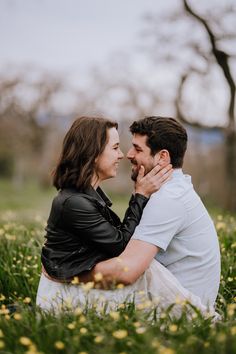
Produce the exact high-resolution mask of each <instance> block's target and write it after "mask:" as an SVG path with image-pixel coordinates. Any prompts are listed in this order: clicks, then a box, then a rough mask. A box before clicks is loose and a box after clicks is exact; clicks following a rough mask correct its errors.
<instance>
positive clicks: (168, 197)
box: [93, 117, 220, 306]
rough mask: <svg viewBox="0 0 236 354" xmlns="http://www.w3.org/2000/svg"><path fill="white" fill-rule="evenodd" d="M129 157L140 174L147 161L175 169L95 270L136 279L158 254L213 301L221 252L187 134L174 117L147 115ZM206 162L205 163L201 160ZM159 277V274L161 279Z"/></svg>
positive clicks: (183, 282) (108, 275)
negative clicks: (187, 157) (192, 168)
mask: <svg viewBox="0 0 236 354" xmlns="http://www.w3.org/2000/svg"><path fill="white" fill-rule="evenodd" d="M130 131H131V133H132V134H133V139H132V145H133V146H132V148H131V149H130V150H129V151H128V154H127V158H128V159H129V160H130V161H131V164H132V179H133V180H135V179H136V178H137V175H138V171H139V169H140V167H141V166H144V168H145V172H146V173H147V172H149V171H150V170H151V169H152V168H153V167H154V166H155V165H156V164H163V163H171V164H172V166H173V168H174V172H173V175H172V177H171V179H170V181H168V182H167V183H165V184H164V185H163V186H162V187H161V189H160V190H159V191H158V192H156V193H154V194H153V195H152V196H151V197H150V199H149V201H148V203H147V205H146V207H145V209H144V212H143V216H142V218H141V221H140V224H139V225H138V226H137V227H136V229H135V232H134V235H133V237H132V239H131V240H130V242H129V243H128V245H127V247H126V249H125V251H124V252H123V253H122V254H121V255H120V256H119V257H118V258H117V257H116V258H112V259H110V260H107V261H104V262H101V263H99V264H97V265H96V267H95V268H94V271H93V273H102V274H103V277H104V278H105V279H113V280H114V279H115V281H116V282H121V283H124V284H126V285H128V284H133V283H134V282H135V281H136V280H137V279H138V278H139V277H140V276H141V275H142V274H143V273H144V271H145V270H146V269H147V268H148V267H149V265H150V263H151V261H152V260H153V258H154V257H155V259H156V260H157V261H159V262H160V263H161V264H163V265H164V266H165V267H166V268H167V269H168V270H169V271H170V272H171V273H172V274H173V275H174V276H175V277H176V278H177V280H178V281H179V282H180V284H181V285H182V286H183V287H184V288H186V289H187V290H189V291H190V292H191V293H193V294H195V295H197V296H199V297H200V299H201V301H202V304H204V305H209V306H212V305H213V304H214V302H215V299H216V296H217V292H218V288H219V281H220V252H219V244H218V239H217V234H216V231H215V228H214V225H213V222H212V220H211V218H210V216H209V214H208V212H207V210H206V209H205V207H204V205H203V203H202V201H201V200H200V198H199V196H198V195H197V193H196V192H195V191H194V189H193V185H192V183H191V178H190V176H188V175H184V174H183V172H182V165H183V159H184V154H185V151H186V147H187V134H186V130H185V129H184V127H183V126H181V124H179V123H178V122H177V121H176V120H175V119H173V118H164V117H147V118H144V119H141V120H139V121H136V122H134V123H133V124H132V125H131V127H130ZM199 167H200V166H199ZM157 281H158V280H157Z"/></svg>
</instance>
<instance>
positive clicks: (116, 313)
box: [109, 311, 120, 320]
mask: <svg viewBox="0 0 236 354" xmlns="http://www.w3.org/2000/svg"><path fill="white" fill-rule="evenodd" d="M109 315H110V316H111V318H113V320H119V318H120V314H119V312H116V311H111V312H110V313H109Z"/></svg>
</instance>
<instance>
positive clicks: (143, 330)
mask: <svg viewBox="0 0 236 354" xmlns="http://www.w3.org/2000/svg"><path fill="white" fill-rule="evenodd" d="M145 332H146V328H145V327H139V328H136V333H138V334H143V333H145Z"/></svg>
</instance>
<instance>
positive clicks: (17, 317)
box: [13, 313, 22, 321]
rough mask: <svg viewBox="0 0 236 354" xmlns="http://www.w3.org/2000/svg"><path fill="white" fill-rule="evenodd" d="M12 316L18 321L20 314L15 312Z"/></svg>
mask: <svg viewBox="0 0 236 354" xmlns="http://www.w3.org/2000/svg"><path fill="white" fill-rule="evenodd" d="M13 317H14V319H15V320H16V321H20V320H21V319H22V316H21V314H20V313H15V315H14V316H13Z"/></svg>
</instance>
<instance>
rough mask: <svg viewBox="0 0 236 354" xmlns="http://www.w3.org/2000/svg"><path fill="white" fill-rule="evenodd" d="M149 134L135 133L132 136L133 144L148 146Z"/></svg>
mask: <svg viewBox="0 0 236 354" xmlns="http://www.w3.org/2000/svg"><path fill="white" fill-rule="evenodd" d="M146 142H147V136H146V135H140V134H134V135H133V138H132V144H133V145H138V146H147V144H146Z"/></svg>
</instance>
